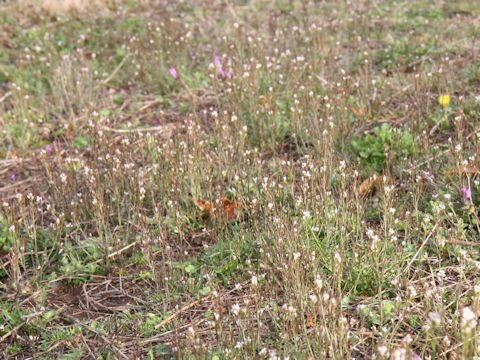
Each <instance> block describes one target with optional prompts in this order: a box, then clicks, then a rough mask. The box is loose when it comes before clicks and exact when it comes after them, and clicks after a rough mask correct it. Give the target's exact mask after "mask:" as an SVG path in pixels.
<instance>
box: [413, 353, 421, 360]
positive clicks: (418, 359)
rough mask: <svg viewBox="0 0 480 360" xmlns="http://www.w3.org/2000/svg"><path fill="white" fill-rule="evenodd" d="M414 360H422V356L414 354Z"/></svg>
mask: <svg viewBox="0 0 480 360" xmlns="http://www.w3.org/2000/svg"><path fill="white" fill-rule="evenodd" d="M412 360H422V358H421V357H420V356H418V354H417V353H413V354H412Z"/></svg>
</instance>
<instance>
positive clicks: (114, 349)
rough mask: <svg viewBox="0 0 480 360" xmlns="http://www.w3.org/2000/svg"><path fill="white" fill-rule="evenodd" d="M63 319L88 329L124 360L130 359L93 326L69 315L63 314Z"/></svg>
mask: <svg viewBox="0 0 480 360" xmlns="http://www.w3.org/2000/svg"><path fill="white" fill-rule="evenodd" d="M62 316H63V317H65V318H66V319H68V320H70V321H73V322H74V323H75V324H77V325H80V326H82V327H84V328H85V329H87V330H88V331H90V332H92V333H94V334H96V335H98V336H99V337H100V338H101V339H102V340H103V341H105V343H106V344H108V345H110V346H111V347H112V349H113V351H114V352H115V353H117V355H118V356H119V357H121V358H122V359H126V360H128V357H127V355H125V354H124V353H123V352H121V351H120V349H118V348H117V347H116V346H115V345H114V344H113V342H112V341H111V340H110V339H109V338H108V337H107V336H105V335H104V334H102V333H100V332H99V331H97V330H95V329H94V328H92V327H91V326H89V325H87V324H85V323H83V322H81V321H79V320H77V319H75V318H74V317H73V316H70V315H67V314H62Z"/></svg>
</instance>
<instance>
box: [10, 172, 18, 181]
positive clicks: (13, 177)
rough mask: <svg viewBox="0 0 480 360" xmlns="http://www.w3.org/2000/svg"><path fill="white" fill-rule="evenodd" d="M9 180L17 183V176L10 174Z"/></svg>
mask: <svg viewBox="0 0 480 360" xmlns="http://www.w3.org/2000/svg"><path fill="white" fill-rule="evenodd" d="M10 180H11V181H13V182H15V181H17V175H15V174H12V175H11V176H10Z"/></svg>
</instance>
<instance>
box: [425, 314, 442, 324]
mask: <svg viewBox="0 0 480 360" xmlns="http://www.w3.org/2000/svg"><path fill="white" fill-rule="evenodd" d="M428 318H429V319H430V321H431V322H432V323H433V324H435V325H437V326H439V325H440V324H441V322H442V317H441V316H440V314H439V313H438V312H430V313H429V314H428Z"/></svg>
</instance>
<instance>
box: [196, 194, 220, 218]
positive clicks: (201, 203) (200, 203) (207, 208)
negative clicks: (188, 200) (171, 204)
mask: <svg viewBox="0 0 480 360" xmlns="http://www.w3.org/2000/svg"><path fill="white" fill-rule="evenodd" d="M193 202H194V203H195V206H196V207H197V208H198V209H199V210H200V211H201V212H203V213H204V214H206V215H208V216H209V217H212V216H213V212H214V210H215V209H214V208H213V204H212V203H211V202H209V201H205V200H201V199H197V198H193Z"/></svg>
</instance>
